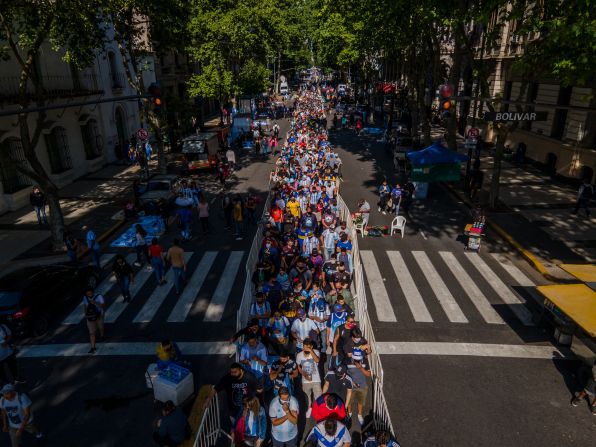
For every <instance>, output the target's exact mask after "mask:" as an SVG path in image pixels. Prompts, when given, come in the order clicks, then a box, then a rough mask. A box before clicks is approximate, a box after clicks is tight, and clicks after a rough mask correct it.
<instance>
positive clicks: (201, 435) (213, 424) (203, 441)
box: [193, 395, 232, 447]
mask: <svg viewBox="0 0 596 447" xmlns="http://www.w3.org/2000/svg"><path fill="white" fill-rule="evenodd" d="M220 435H223V436H226V437H228V438H230V435H229V434H228V433H226V432H225V431H224V430H222V429H221V414H220V412H219V398H218V396H217V395H216V396H215V397H214V398H213V399H211V402H209V405H208V406H207V408H206V409H205V412H204V413H203V418H202V419H201V424H200V425H199V429H198V430H197V436H196V438H195V442H194V444H193V447H213V446H215V445H217V441H218V439H219V436H220ZM231 439H232V438H230V441H231Z"/></svg>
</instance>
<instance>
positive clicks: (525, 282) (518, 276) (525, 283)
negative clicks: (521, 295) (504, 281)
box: [491, 253, 536, 287]
mask: <svg viewBox="0 0 596 447" xmlns="http://www.w3.org/2000/svg"><path fill="white" fill-rule="evenodd" d="M491 255H492V257H493V258H495V259H496V260H497V262H498V263H499V264H500V265H501V267H503V268H504V269H505V271H507V273H509V275H510V276H511V277H512V278H513V279H515V281H517V283H518V284H519V285H520V286H522V287H534V286H535V285H536V283H535V282H534V281H532V280H531V279H530V278H528V277H527V276H526V274H525V273H523V272H522V271H521V270H520V269H518V268H517V267H516V266H515V265H514V264H513V263H512V262H511V261H510V260H509V259H507V258H506V257H505V256H503V255H502V254H501V253H491Z"/></svg>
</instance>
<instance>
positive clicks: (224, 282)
mask: <svg viewBox="0 0 596 447" xmlns="http://www.w3.org/2000/svg"><path fill="white" fill-rule="evenodd" d="M244 254H245V253H244V251H230V252H218V251H206V252H204V253H202V254H201V253H194V252H186V253H185V254H184V256H185V260H186V263H187V266H188V269H187V272H186V279H187V283H186V286H185V287H184V289H183V290H182V293H181V294H180V296H176V294H175V293H174V272H173V270H172V269H171V268H169V269H167V270H166V274H165V278H166V281H167V282H166V283H165V284H163V285H161V286H158V285H157V281H156V279H155V274H154V273H153V272H152V271H151V270H148V269H146V268H141V269H139V270H137V271H136V272H135V275H134V278H133V281H132V283H131V285H130V291H131V296H132V300H131V301H130V302H124V298H123V296H122V294H121V293H120V290H119V288H118V287H117V284H116V279H115V277H114V275H112V274H109V275H108V276H107V277H106V278H105V279H103V280H102V281H101V282H100V283H99V284H98V286H97V287H96V292H97V293H101V294H102V295H103V296H104V297H105V298H106V309H105V315H104V322H105V323H108V324H109V323H112V324H113V323H116V322H118V323H120V322H126V321H125V320H124V318H123V314H124V313H125V311H126V310H127V309H129V308H131V307H132V309H137V310H136V311H135V313H134V317H133V318H132V319H131V321H129V322H130V323H132V324H147V323H150V322H152V321H154V320H155V319H156V316H157V314H158V312H159V311H160V309H163V308H164V307H165V303H166V301H168V300H175V303H174V305H173V307H172V310H171V311H170V313H169V315H168V317H167V319H166V321H167V322H168V323H183V322H185V321H186V320H187V319H188V318H189V316H190V315H195V314H203V318H202V321H203V322H220V321H221V320H222V318H223V315H224V310H225V308H226V305H227V303H228V301H229V298H230V296H231V292H232V289H233V287H234V284H235V283H236V279H237V278H238V277H239V274H240V273H241V270H240V266H241V263H242V260H243V259H244ZM114 257H115V254H114V253H106V254H104V255H102V257H101V259H100V261H101V265H102V267H104V268H107V270H110V266H111V262H112V261H113V259H114ZM221 257H226V258H227V260H226V263H225V266H224V267H223V270H221V271H219V270H218V269H216V268H215V266H216V264H217V260H218V259H220V260H221ZM135 259H136V255H135V254H129V255H127V256H126V260H127V262H129V263H130V264H132V263H133V262H134V261H135ZM191 266H192V267H191ZM210 274H211V276H214V275H213V274H216V276H217V286H216V287H215V289H214V291H213V292H210V291H206V290H204V289H205V286H206V284H205V283H206V282H207V281H208V278H209V275H210ZM152 278H153V279H152ZM199 293H202V294H203V295H205V294H207V295H209V296H211V299H210V300H209V299H207V300H205V299H204V298H203V299H197V298H198V296H199ZM140 303H142V305H140ZM139 305H140V308H139ZM129 315H130V312H129ZM83 320H84V315H83V309H82V305H81V304H78V305H77V306H76V307H75V308H74V309H73V310H72V312H71V313H70V314H69V315H68V316H67V317H66V318H65V319H64V320H63V321H62V324H63V325H66V326H73V325H78V324H80V323H81V322H83Z"/></svg>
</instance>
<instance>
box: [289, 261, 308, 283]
mask: <svg viewBox="0 0 596 447" xmlns="http://www.w3.org/2000/svg"><path fill="white" fill-rule="evenodd" d="M295 279H298V280H299V281H300V282H301V283H302V287H303V288H304V289H306V290H308V289H310V286H311V285H312V280H313V278H312V272H311V271H310V269H308V268H306V262H305V261H304V259H302V258H300V259H298V261H296V267H294V268H293V269H292V270H290V280H292V281H294V280H295Z"/></svg>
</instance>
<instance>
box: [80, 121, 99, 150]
mask: <svg viewBox="0 0 596 447" xmlns="http://www.w3.org/2000/svg"><path fill="white" fill-rule="evenodd" d="M81 134H82V135H83V146H84V147H85V157H86V158H87V160H93V159H95V158H98V157H100V156H101V151H102V146H103V138H102V137H101V135H100V133H99V128H98V126H97V121H95V120H94V119H91V120H89V121H87V123H86V124H85V125H83V126H81Z"/></svg>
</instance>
